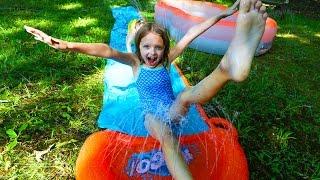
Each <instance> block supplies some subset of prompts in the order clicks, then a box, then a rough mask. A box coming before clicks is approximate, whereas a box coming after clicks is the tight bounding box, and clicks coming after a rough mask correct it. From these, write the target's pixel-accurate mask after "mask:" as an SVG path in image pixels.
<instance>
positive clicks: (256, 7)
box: [255, 1, 262, 10]
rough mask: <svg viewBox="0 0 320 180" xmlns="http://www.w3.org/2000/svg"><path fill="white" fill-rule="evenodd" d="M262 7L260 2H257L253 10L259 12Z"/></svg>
mask: <svg viewBox="0 0 320 180" xmlns="http://www.w3.org/2000/svg"><path fill="white" fill-rule="evenodd" d="M261 6H262V2H261V1H257V3H256V4H255V9H257V10H259V9H260V8H261Z"/></svg>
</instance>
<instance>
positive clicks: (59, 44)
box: [24, 26, 68, 50]
mask: <svg viewBox="0 0 320 180" xmlns="http://www.w3.org/2000/svg"><path fill="white" fill-rule="evenodd" d="M24 29H25V30H26V31H27V32H28V33H30V34H32V35H33V36H35V37H34V38H35V39H36V40H38V41H41V42H43V43H46V44H48V45H49V46H51V47H53V48H55V49H59V50H66V49H67V47H68V46H67V42H65V41H63V40H61V39H56V38H53V37H51V36H49V35H47V34H46V33H44V32H42V31H40V30H38V29H35V28H32V27H29V26H24Z"/></svg>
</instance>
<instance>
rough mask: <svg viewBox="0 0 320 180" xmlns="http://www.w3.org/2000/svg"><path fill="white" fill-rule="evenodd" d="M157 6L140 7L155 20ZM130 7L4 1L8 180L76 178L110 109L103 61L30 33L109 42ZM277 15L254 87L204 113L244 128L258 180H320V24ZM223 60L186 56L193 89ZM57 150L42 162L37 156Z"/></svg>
mask: <svg viewBox="0 0 320 180" xmlns="http://www.w3.org/2000/svg"><path fill="white" fill-rule="evenodd" d="M146 2H147V3H146ZM221 2H226V1H221ZM153 3H154V1H140V3H139V4H140V6H141V9H142V10H143V11H144V13H143V14H144V15H146V16H147V18H148V19H152V15H153ZM227 3H228V4H230V1H227ZM129 4H130V2H129V1H125V0H123V1H115V2H112V3H110V1H107V0H104V1H98V0H96V1H88V2H87V1H84V0H82V1H81V0H68V1H58V0H56V1H53V2H52V1H49V0H43V1H41V2H39V1H35V0H34V1H32V0H28V1H21V0H15V1H10V2H9V1H0V45H1V48H0V72H1V73H0V100H2V101H1V102H0V144H1V147H0V179H53V178H54V179H72V178H74V166H75V160H76V158H77V155H78V152H79V149H80V147H81V145H82V144H83V142H84V140H85V138H86V137H87V136H88V135H90V134H91V133H92V132H94V131H97V130H98V129H97V126H96V119H97V116H98V115H99V112H100V110H101V105H102V95H103V84H102V78H103V70H104V65H105V61H104V59H101V58H93V57H88V56H84V55H79V54H75V53H61V52H58V51H56V50H54V49H52V48H50V47H48V46H45V45H44V44H42V43H39V42H37V41H35V40H33V38H32V37H31V36H30V35H29V34H27V33H26V32H25V31H24V29H23V25H24V24H27V25H30V26H34V27H37V28H40V29H41V30H43V31H45V32H47V33H48V34H50V35H52V36H54V37H57V38H62V39H65V40H69V41H81V42H106V43H107V42H108V40H109V36H110V30H111V28H112V26H113V23H114V20H113V18H112V14H111V9H110V8H111V7H112V6H124V5H129ZM270 14H271V16H274V18H275V19H276V20H277V22H278V26H279V31H278V34H277V37H276V39H275V41H274V44H273V48H272V49H271V51H270V52H268V53H267V54H265V55H263V56H260V57H256V58H255V59H254V62H253V65H252V71H251V73H250V76H249V78H248V80H246V81H245V82H243V83H232V82H230V83H229V84H227V85H226V87H225V88H224V89H223V90H222V91H220V92H219V94H218V96H217V97H216V98H215V99H213V100H212V102H210V103H209V104H207V105H206V106H205V108H206V110H207V112H208V114H209V115H210V116H222V117H226V118H228V119H230V120H231V121H232V122H233V123H234V125H235V126H236V127H237V129H238V131H239V136H240V139H239V141H240V143H241V144H242V146H243V148H244V150H245V152H246V155H247V158H248V162H249V166H250V176H251V178H252V179H316V178H320V159H319V157H320V153H319V149H320V128H319V127H320V112H319V111H320V93H319V92H318V90H319V89H320V83H319V82H320V75H319V72H318V71H319V69H320V63H319V62H318V59H319V57H318V56H319V55H318V54H319V51H320V47H319V44H320V27H319V26H320V24H319V23H318V20H317V19H315V18H314V19H313V18H310V17H306V16H303V15H301V14H294V13H292V12H290V11H288V12H287V13H286V14H285V17H284V18H283V19H281V18H280V17H279V16H278V15H277V12H276V11H274V12H270ZM220 59H221V56H216V55H208V54H205V53H201V52H197V51H194V50H191V49H188V50H187V51H186V52H185V53H184V54H183V55H182V56H181V58H180V60H179V65H180V67H181V68H182V69H183V71H184V73H185V75H186V77H187V78H188V79H189V80H190V81H191V83H192V84H195V83H196V82H198V81H199V80H200V79H202V78H203V77H205V76H206V75H207V74H209V73H210V71H211V70H212V69H213V68H214V67H215V66H216V65H217V64H218V62H219V60H220ZM52 144H55V147H54V148H53V149H52V150H51V151H50V152H49V153H48V154H46V155H44V158H43V161H41V162H37V161H36V159H35V155H34V151H40V150H45V149H47V148H48V147H49V146H50V145H52Z"/></svg>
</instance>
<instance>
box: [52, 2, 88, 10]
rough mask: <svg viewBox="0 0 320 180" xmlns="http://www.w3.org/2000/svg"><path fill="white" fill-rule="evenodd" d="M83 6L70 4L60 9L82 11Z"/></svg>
mask: <svg viewBox="0 0 320 180" xmlns="http://www.w3.org/2000/svg"><path fill="white" fill-rule="evenodd" d="M82 7H83V5H82V4H81V3H68V4H64V5H60V6H59V7H58V8H59V9H62V10H71V9H80V8H82Z"/></svg>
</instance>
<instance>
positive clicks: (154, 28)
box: [135, 22, 170, 66]
mask: <svg viewBox="0 0 320 180" xmlns="http://www.w3.org/2000/svg"><path fill="white" fill-rule="evenodd" d="M149 32H154V33H157V34H159V36H160V37H161V38H162V40H163V44H164V52H163V57H162V59H161V61H160V62H159V63H163V64H164V65H165V66H167V65H168V54H169V48H170V40H169V36H168V33H167V31H166V30H165V29H164V28H163V27H162V26H160V25H159V24H156V23H150V22H149V23H144V24H143V25H142V26H141V27H140V29H139V30H138V32H137V34H136V37H135V45H136V54H137V56H138V57H139V59H140V63H141V64H142V63H143V62H142V57H141V52H140V48H139V45H140V42H141V39H142V38H143V37H145V36H146V35H147V34H148V33H149Z"/></svg>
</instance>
